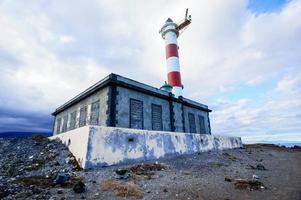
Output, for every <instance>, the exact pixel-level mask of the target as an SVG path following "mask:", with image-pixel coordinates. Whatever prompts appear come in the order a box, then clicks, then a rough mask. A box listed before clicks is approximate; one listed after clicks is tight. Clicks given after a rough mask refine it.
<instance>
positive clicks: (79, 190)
mask: <svg viewBox="0 0 301 200" xmlns="http://www.w3.org/2000/svg"><path fill="white" fill-rule="evenodd" d="M73 191H74V192H75V193H83V192H85V191H86V185H85V184H84V183H83V182H82V181H78V182H77V183H76V184H75V185H74V186H73Z"/></svg>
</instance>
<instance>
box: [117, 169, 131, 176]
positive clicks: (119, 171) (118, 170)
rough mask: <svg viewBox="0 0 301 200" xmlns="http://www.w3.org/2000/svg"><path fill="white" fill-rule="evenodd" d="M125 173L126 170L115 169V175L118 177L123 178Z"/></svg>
mask: <svg viewBox="0 0 301 200" xmlns="http://www.w3.org/2000/svg"><path fill="white" fill-rule="evenodd" d="M127 171H128V170H127V169H116V170H115V173H116V174H118V175H120V176H123V175H125V174H126V173H127Z"/></svg>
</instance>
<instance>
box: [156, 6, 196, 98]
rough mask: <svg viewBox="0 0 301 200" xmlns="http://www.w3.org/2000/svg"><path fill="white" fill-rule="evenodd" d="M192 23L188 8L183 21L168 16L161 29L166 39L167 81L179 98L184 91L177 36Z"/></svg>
mask: <svg viewBox="0 0 301 200" xmlns="http://www.w3.org/2000/svg"><path fill="white" fill-rule="evenodd" d="M190 23H191V16H188V9H186V14H185V18H184V20H183V22H181V23H175V22H173V20H172V19H170V18H168V19H167V20H166V22H165V24H164V25H163V27H162V28H161V29H160V31H159V33H160V34H161V36H162V38H163V39H164V40H165V53H166V67H167V83H168V85H170V86H171V87H172V93H173V95H174V96H175V97H177V98H178V97H179V96H182V91H183V84H182V81H181V71H180V62H179V53H178V49H179V46H178V42H177V38H178V37H179V35H180V34H181V33H182V32H183V30H184V28H185V27H187V26H188V25H189V24H190Z"/></svg>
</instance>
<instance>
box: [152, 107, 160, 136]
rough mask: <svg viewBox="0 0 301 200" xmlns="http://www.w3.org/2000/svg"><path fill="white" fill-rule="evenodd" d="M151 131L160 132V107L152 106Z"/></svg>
mask: <svg viewBox="0 0 301 200" xmlns="http://www.w3.org/2000/svg"><path fill="white" fill-rule="evenodd" d="M152 129H153V130H158V131H162V106H160V105H155V104H152Z"/></svg>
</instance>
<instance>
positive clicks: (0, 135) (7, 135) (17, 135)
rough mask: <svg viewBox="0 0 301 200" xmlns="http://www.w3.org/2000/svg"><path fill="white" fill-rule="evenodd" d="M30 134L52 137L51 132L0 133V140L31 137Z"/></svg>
mask: <svg viewBox="0 0 301 200" xmlns="http://www.w3.org/2000/svg"><path fill="white" fill-rule="evenodd" d="M32 134H39V135H45V136H46V137H49V136H51V135H52V133H51V132H45V133H41V132H13V131H11V132H0V138H26V137H31V135H32Z"/></svg>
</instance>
